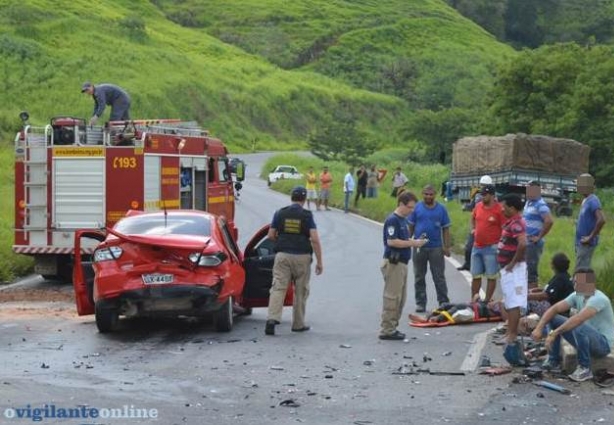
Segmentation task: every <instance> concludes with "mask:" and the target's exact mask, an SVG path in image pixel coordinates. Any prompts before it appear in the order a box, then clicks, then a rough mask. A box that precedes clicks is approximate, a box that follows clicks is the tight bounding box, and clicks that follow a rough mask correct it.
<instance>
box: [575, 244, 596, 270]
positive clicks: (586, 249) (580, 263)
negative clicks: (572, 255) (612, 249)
mask: <svg viewBox="0 0 614 425" xmlns="http://www.w3.org/2000/svg"><path fill="white" fill-rule="evenodd" d="M596 246H597V245H595V246H590V245H576V268H580V267H583V268H585V267H590V266H591V260H592V259H593V253H594V252H595V247H596Z"/></svg>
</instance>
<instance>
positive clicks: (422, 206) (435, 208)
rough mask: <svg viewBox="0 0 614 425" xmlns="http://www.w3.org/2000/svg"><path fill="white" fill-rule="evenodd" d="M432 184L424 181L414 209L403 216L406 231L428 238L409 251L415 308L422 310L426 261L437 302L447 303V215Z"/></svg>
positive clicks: (424, 303) (424, 307)
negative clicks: (405, 221)
mask: <svg viewBox="0 0 614 425" xmlns="http://www.w3.org/2000/svg"><path fill="white" fill-rule="evenodd" d="M435 196H436V195H435V188H434V187H433V186H432V185H430V184H429V185H427V186H425V187H424V189H422V197H423V200H422V201H421V202H418V204H417V205H416V208H415V209H414V212H412V213H411V215H410V216H409V218H408V219H407V221H408V223H409V234H410V235H414V236H415V235H419V236H420V238H421V239H422V238H426V239H427V240H428V242H427V243H426V245H424V246H423V247H422V248H416V249H414V252H413V254H414V255H413V265H414V290H415V297H416V312H418V313H423V312H425V311H426V304H427V299H426V269H427V266H429V265H430V268H431V275H432V276H433V282H434V283H435V290H436V291H437V302H438V303H439V305H442V304H445V303H449V302H450V299H449V298H448V285H447V283H446V275H445V273H444V272H445V267H446V261H445V259H444V256H446V257H449V256H450V224H451V223H450V217H449V216H448V211H447V210H446V207H444V206H443V205H442V204H440V203H439V202H437V201H436V200H435Z"/></svg>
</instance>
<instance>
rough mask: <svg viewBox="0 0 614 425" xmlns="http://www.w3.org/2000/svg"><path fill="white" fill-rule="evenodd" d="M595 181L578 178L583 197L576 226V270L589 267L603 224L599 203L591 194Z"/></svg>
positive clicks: (587, 175) (579, 190) (591, 177)
mask: <svg viewBox="0 0 614 425" xmlns="http://www.w3.org/2000/svg"><path fill="white" fill-rule="evenodd" d="M594 190H595V179H594V178H593V176H591V175H590V174H582V175H580V177H578V192H579V193H580V194H581V195H582V196H584V199H583V200H582V206H581V207H580V214H578V221H577V224H576V269H577V268H580V267H583V268H585V267H590V266H591V259H592V258H593V253H594V252H595V248H596V247H597V244H598V243H599V232H600V231H601V228H602V227H603V225H604V224H605V217H604V215H603V211H602V210H601V201H600V200H599V198H598V197H597V195H595V194H594V193H593V192H594Z"/></svg>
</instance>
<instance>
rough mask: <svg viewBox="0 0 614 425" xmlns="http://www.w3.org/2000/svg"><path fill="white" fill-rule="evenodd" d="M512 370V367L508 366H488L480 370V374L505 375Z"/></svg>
mask: <svg viewBox="0 0 614 425" xmlns="http://www.w3.org/2000/svg"><path fill="white" fill-rule="evenodd" d="M511 371H512V368H511V367H507V366H495V367H487V368H483V369H481V370H480V375H490V376H498V375H505V374H506V373H510V372H511Z"/></svg>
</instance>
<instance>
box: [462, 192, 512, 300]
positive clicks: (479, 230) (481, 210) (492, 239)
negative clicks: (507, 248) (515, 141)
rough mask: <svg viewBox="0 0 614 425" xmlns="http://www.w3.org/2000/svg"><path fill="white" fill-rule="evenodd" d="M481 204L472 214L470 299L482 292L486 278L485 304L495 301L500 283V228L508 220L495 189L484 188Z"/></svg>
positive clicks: (477, 205)
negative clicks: (496, 288)
mask: <svg viewBox="0 0 614 425" xmlns="http://www.w3.org/2000/svg"><path fill="white" fill-rule="evenodd" d="M481 193H482V201H481V202H478V203H477V204H476V205H475V208H474V209H473V212H472V213H471V229H472V232H473V236H474V241H473V248H472V250H471V276H472V277H473V280H472V282H471V298H470V299H472V300H473V299H474V298H475V296H476V295H477V294H479V292H480V288H481V286H482V277H483V276H485V277H486V282H487V283H486V299H485V301H486V302H489V301H491V300H492V297H493V295H494V293H495V287H496V284H497V275H498V273H499V266H498V264H497V245H498V244H499V239H500V238H501V228H502V226H503V223H504V222H505V221H506V220H505V216H504V215H503V208H502V207H501V205H500V204H499V203H498V202H497V201H496V199H495V187H494V186H493V185H486V186H484V188H483V189H482V192H481Z"/></svg>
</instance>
